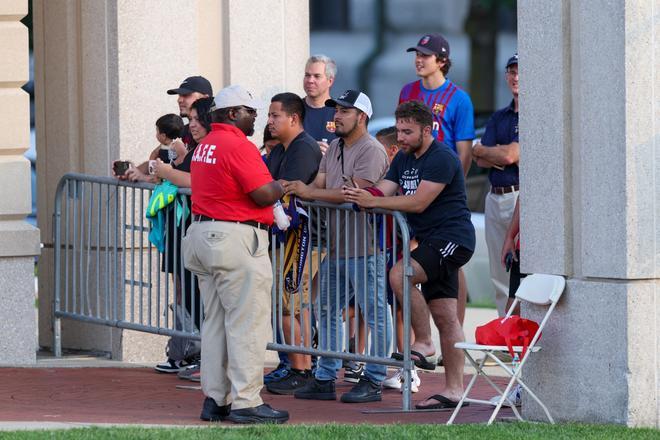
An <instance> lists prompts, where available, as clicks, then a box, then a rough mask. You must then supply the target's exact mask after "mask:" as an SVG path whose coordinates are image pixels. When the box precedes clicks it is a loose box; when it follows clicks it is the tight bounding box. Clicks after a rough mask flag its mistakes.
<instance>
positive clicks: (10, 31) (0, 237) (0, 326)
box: [0, 0, 39, 365]
mask: <svg viewBox="0 0 660 440" xmlns="http://www.w3.org/2000/svg"><path fill="white" fill-rule="evenodd" d="M27 12H28V2H27V0H0V60H2V62H0V103H2V105H0V188H2V191H1V192H0V195H1V196H0V334H1V335H2V337H0V364H11V365H22V364H32V363H34V362H36V350H37V346H36V341H35V335H36V326H37V322H36V316H35V309H34V308H35V294H34V256H36V255H38V254H39V230H38V229H36V228H34V227H32V226H31V225H29V224H27V223H26V222H25V217H26V216H27V215H28V214H29V213H30V211H31V194H30V190H29V188H30V162H29V161H28V160H27V159H25V158H24V157H23V153H24V152H25V151H26V150H27V149H28V148H29V144H30V141H29V139H30V138H29V136H30V100H29V97H28V94H27V93H26V92H24V91H23V90H22V89H21V87H22V86H23V84H25V83H26V82H27V81H28V79H29V71H28V68H29V64H28V30H27V28H26V27H25V26H24V25H23V24H22V23H21V22H20V20H21V19H22V18H23V17H24V16H25V15H26V14H27Z"/></svg>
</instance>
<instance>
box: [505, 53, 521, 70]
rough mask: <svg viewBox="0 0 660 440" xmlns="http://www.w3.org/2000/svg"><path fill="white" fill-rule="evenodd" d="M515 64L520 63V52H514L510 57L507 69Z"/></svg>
mask: <svg viewBox="0 0 660 440" xmlns="http://www.w3.org/2000/svg"><path fill="white" fill-rule="evenodd" d="M514 64H518V54H517V53H514V54H513V56H512V57H511V58H509V61H507V62H506V66H505V67H504V68H505V69H508V68H509V66H513V65H514Z"/></svg>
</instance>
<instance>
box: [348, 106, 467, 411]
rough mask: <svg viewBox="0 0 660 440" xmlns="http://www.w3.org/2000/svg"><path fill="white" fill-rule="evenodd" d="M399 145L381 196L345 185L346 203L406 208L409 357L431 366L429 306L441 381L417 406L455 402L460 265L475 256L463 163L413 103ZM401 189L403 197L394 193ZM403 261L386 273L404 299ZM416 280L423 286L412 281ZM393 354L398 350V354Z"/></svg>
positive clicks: (400, 110)
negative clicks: (410, 247) (411, 246)
mask: <svg viewBox="0 0 660 440" xmlns="http://www.w3.org/2000/svg"><path fill="white" fill-rule="evenodd" d="M395 116H396V128H397V144H398V145H399V148H401V150H402V151H401V152H399V153H398V154H397V155H396V157H395V158H394V160H393V161H392V164H391V165H390V169H389V171H388V173H387V175H386V176H385V179H383V180H381V181H380V182H379V183H378V184H377V185H376V186H375V191H373V192H375V193H378V191H380V192H381V193H382V194H383V197H375V196H373V195H372V192H369V191H366V190H363V189H352V188H345V189H344V194H345V196H346V199H347V200H348V201H351V202H353V203H356V204H358V205H359V206H360V207H363V208H384V209H391V210H397V211H403V212H406V215H407V219H408V224H409V226H410V228H411V229H412V231H413V234H414V236H415V238H417V241H418V242H419V246H418V247H417V248H416V249H415V250H414V251H412V252H411V254H410V256H411V259H410V265H411V266H412V269H413V275H412V276H411V277H410V278H409V282H410V286H409V287H410V305H411V313H410V314H411V323H412V327H413V330H414V331H415V342H414V343H413V344H412V346H411V356H412V358H413V360H414V361H415V365H416V366H417V367H419V368H423V369H434V368H435V359H434V355H435V347H434V346H433V341H432V339H431V326H430V323H429V312H430V314H431V315H432V316H433V320H434V322H435V324H436V326H437V327H438V330H439V332H440V344H441V348H442V356H443V361H444V366H445V378H446V380H445V386H444V388H442V389H441V390H440V391H439V392H438V393H437V394H436V395H434V396H433V397H430V398H429V399H427V400H425V401H423V402H420V403H419V404H418V405H417V406H416V407H417V408H418V409H438V408H452V407H455V406H456V405H457V404H458V401H459V400H460V398H461V395H462V394H463V364H464V362H465V361H464V357H463V352H462V351H461V350H458V349H456V348H454V344H455V343H456V342H461V341H464V340H465V337H464V335H463V330H462V328H461V325H460V323H459V321H458V317H457V314H456V311H457V298H458V269H459V268H460V267H461V266H463V265H464V264H465V263H467V262H468V261H469V260H470V258H471V257H472V253H473V252H474V245H475V235H474V227H473V226H472V222H471V221H470V211H469V210H468V208H467V201H466V195H465V182H464V180H463V170H462V167H461V162H460V160H459V159H458V156H456V153H454V152H453V151H452V150H451V149H450V148H449V147H448V146H446V145H445V144H443V143H440V142H438V141H436V140H434V138H433V134H432V130H433V115H432V114H431V111H430V110H429V109H428V108H427V107H426V106H425V105H424V104H423V103H420V102H418V101H408V102H404V103H402V104H400V105H399V106H398V107H397V109H396V113H395ZM399 189H401V191H402V194H403V195H401V196H394V195H395V194H396V193H397V191H398V190H399ZM403 274H404V267H403V262H402V261H401V260H400V261H398V262H397V263H396V264H395V265H394V267H393V268H392V270H391V271H390V285H391V286H392V290H393V291H394V293H395V295H396V296H397V298H398V300H399V301H402V300H403V287H404V285H403V282H404V276H403ZM417 284H421V285H422V289H421V292H420V290H418V289H417V288H416V287H415V285H417ZM395 357H396V356H395Z"/></svg>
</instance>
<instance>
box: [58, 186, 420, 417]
mask: <svg viewBox="0 0 660 440" xmlns="http://www.w3.org/2000/svg"><path fill="white" fill-rule="evenodd" d="M153 189H154V185H152V184H146V183H130V182H125V181H119V180H117V179H114V178H111V177H95V176H87V175H83V174H75V173H70V174H66V175H64V176H63V177H62V179H61V180H60V182H59V184H58V187H57V192H56V195H55V207H54V218H53V243H54V254H55V294H54V300H53V301H54V304H53V330H54V341H53V347H54V353H55V355H56V356H61V350H62V349H61V347H62V329H61V319H62V318H66V319H71V320H77V321H82V322H86V323H92V324H98V325H104V326H110V327H116V328H123V329H129V330H136V331H142V332H148V333H155V334H161V335H169V336H180V337H187V338H190V339H192V340H200V333H199V330H198V329H199V328H200V326H199V322H200V321H201V320H202V319H203V305H202V304H201V301H200V294H199V289H198V285H197V280H196V278H195V277H194V275H192V274H190V273H189V272H187V271H185V269H184V268H183V264H182V256H181V255H182V252H181V249H180V246H181V245H180V243H181V240H180V239H181V238H182V237H183V235H184V234H185V229H186V225H187V224H189V222H190V216H189V217H188V220H187V223H185V224H184V225H183V227H176V226H175V224H176V220H175V219H174V218H173V216H174V210H173V209H164V210H163V218H162V223H161V227H162V228H163V229H164V231H162V234H163V236H164V241H165V243H164V248H165V249H164V252H159V251H158V250H157V249H156V248H155V247H154V246H153V245H152V243H151V242H150V241H149V234H150V233H151V232H152V226H153V225H152V224H150V221H149V220H147V219H146V217H145V211H146V209H147V205H148V202H149V200H150V198H151V195H152V192H153ZM189 195H190V190H189V189H179V191H178V196H180V197H182V199H183V203H184V204H187V198H188V197H189ZM301 208H302V209H303V210H304V211H305V214H306V216H307V221H308V225H309V236H308V237H307V239H308V240H309V243H308V244H309V246H308V254H307V259H306V261H305V264H304V271H303V276H302V277H301V278H302V279H301V282H300V285H298V286H295V282H294V284H293V285H292V284H291V282H292V280H295V279H296V277H295V273H296V272H295V271H294V272H293V275H294V276H291V275H290V276H288V277H287V276H286V274H283V272H284V264H285V260H287V256H288V257H289V258H291V257H294V258H295V250H296V248H295V247H292V248H287V245H286V243H285V242H284V241H282V239H283V238H284V237H283V236H280V235H278V234H276V233H274V234H273V235H272V237H271V261H272V262H273V288H272V301H273V307H272V317H271V318H272V329H273V342H271V343H269V344H268V347H267V348H268V349H270V350H278V351H285V352H289V353H300V354H307V355H313V356H319V357H321V356H322V357H325V358H333V359H340V360H346V361H354V362H364V363H371V364H380V365H386V366H394V367H405V368H404V375H403V377H404V383H403V387H402V389H403V402H402V409H403V410H404V411H409V410H411V403H412V400H411V399H412V398H411V389H410V381H411V369H412V368H413V362H412V361H411V359H410V353H409V349H408V347H410V330H409V329H410V308H409V303H410V301H409V283H408V282H403V285H404V289H403V298H402V303H401V304H402V306H399V305H398V302H397V301H396V300H393V299H392V298H390V301H389V302H388V291H387V287H386V286H387V285H388V280H387V275H388V274H387V272H388V271H387V268H388V264H389V265H390V266H391V265H392V264H393V263H394V262H396V261H397V260H399V259H402V260H403V264H404V267H405V268H407V269H406V270H405V271H404V272H405V274H404V277H405V278H407V277H409V276H410V275H411V269H410V261H409V259H410V247H409V232H408V226H407V223H406V221H405V217H404V216H403V215H402V214H401V213H398V212H392V211H385V210H371V211H368V212H365V211H356V210H355V209H353V206H352V205H349V204H344V205H334V204H329V203H323V202H304V203H302V206H301ZM172 227H174V228H175V229H174V230H173V231H170V229H171V228H172ZM170 257H171V258H170ZM173 261H174V262H176V261H180V262H181V264H178V265H176V264H175V263H173ZM171 265H176V266H177V267H171ZM298 269H301V268H298V267H297V268H296V270H298ZM170 272H172V273H171V274H170ZM374 275H375V276H374ZM378 276H380V277H384V278H382V279H381V280H380V281H379V279H378ZM291 291H293V293H290V292H291ZM305 292H306V294H305ZM390 295H391V293H390ZM287 300H288V303H287ZM351 307H352V310H353V313H352V316H351V315H350V314H349V310H350V309H351ZM399 310H400V311H401V312H402V314H403V339H404V347H397V344H396V326H395V322H396V318H395V317H396V315H397V312H398V311H399ZM370 320H371V321H372V323H371V324H370V322H369V321H370ZM296 321H297V322H296ZM285 329H286V330H285ZM297 329H299V330H300V331H299V332H298V331H296V330H297ZM351 331H353V332H354V336H353V340H354V343H353V344H352V343H351V334H350V332H351ZM313 335H316V338H315V337H313ZM361 347H363V348H361ZM392 351H400V352H402V353H403V354H404V360H403V361H397V360H394V359H392V358H391V356H390V355H391V353H392Z"/></svg>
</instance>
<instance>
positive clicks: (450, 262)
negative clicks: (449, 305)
mask: <svg viewBox="0 0 660 440" xmlns="http://www.w3.org/2000/svg"><path fill="white" fill-rule="evenodd" d="M473 253H474V251H471V250H469V249H466V248H464V247H463V246H460V245H458V244H456V243H452V242H451V241H446V240H423V241H422V242H420V243H419V246H417V249H415V250H414V251H412V252H411V253H410V256H411V257H412V258H413V259H414V260H415V261H416V262H417V263H419V265H420V266H422V269H424V272H425V273H426V282H425V283H424V284H422V294H423V295H424V299H425V300H426V302H429V301H431V300H434V299H440V298H458V269H460V268H461V266H463V265H464V264H465V263H467V262H468V261H470V258H472V254H473Z"/></svg>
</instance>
